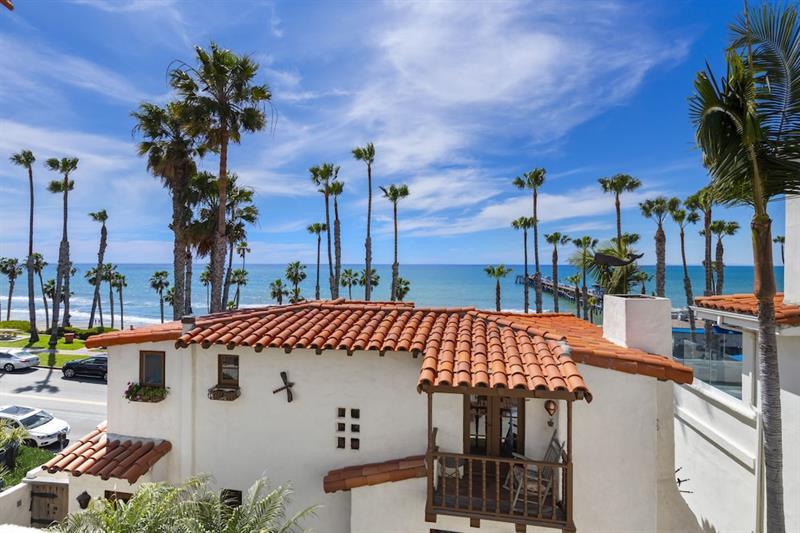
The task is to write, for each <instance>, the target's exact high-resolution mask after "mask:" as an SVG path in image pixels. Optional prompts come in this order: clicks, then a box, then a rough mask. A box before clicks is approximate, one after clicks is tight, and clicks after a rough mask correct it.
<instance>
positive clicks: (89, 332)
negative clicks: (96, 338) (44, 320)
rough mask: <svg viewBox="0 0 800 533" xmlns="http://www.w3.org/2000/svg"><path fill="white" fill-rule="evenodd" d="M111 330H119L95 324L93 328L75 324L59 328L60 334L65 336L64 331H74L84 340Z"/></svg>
mask: <svg viewBox="0 0 800 533" xmlns="http://www.w3.org/2000/svg"><path fill="white" fill-rule="evenodd" d="M111 331H119V330H116V329H113V328H101V327H100V326H95V327H93V328H88V329H84V328H76V327H74V326H67V327H65V328H59V330H58V335H59V336H62V337H63V336H64V333H74V334H75V337H77V338H79V339H80V340H82V341H85V340H86V339H88V338H89V337H91V336H93V335H100V334H101V333H109V332H111Z"/></svg>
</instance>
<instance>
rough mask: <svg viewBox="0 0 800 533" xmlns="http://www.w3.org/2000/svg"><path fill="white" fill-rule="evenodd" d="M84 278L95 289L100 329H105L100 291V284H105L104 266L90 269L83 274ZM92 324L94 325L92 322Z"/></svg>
mask: <svg viewBox="0 0 800 533" xmlns="http://www.w3.org/2000/svg"><path fill="white" fill-rule="evenodd" d="M83 277H84V278H86V281H88V282H89V284H90V285H92V286H94V287H95V294H97V298H96V299H95V300H94V303H95V304H97V311H98V316H99V317H100V327H101V328H103V327H105V324H104V323H103V300H102V298H100V290H99V288H100V284H101V283H102V282H103V265H100V266H99V267H92V268H90V269H89V270H87V271H86V272H84V273H83ZM90 324H93V323H92V322H90ZM91 327H94V326H91Z"/></svg>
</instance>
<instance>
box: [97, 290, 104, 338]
mask: <svg viewBox="0 0 800 533" xmlns="http://www.w3.org/2000/svg"><path fill="white" fill-rule="evenodd" d="M98 283H100V282H99V281H98ZM97 314H99V315H100V327H101V328H103V327H105V325H104V324H103V300H102V299H101V298H100V293H99V292H98V293H97Z"/></svg>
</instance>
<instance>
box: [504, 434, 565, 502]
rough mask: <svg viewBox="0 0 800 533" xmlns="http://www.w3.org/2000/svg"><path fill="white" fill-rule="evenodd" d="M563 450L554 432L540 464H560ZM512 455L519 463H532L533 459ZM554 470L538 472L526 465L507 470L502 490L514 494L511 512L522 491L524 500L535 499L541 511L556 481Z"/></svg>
mask: <svg viewBox="0 0 800 533" xmlns="http://www.w3.org/2000/svg"><path fill="white" fill-rule="evenodd" d="M563 449H564V446H563V445H562V444H561V443H560V442H559V441H558V439H557V438H556V432H555V431H554V432H553V436H552V437H551V438H550V442H549V444H548V445H547V451H546V452H545V454H544V457H543V458H542V460H541V462H544V463H560V462H561V455H562V452H563ZM513 455H514V457H515V458H516V459H519V460H521V461H533V459H530V458H528V457H525V456H524V455H520V454H518V453H515V454H513ZM556 470H557V468H556V467H545V468H542V469H541V472H539V467H537V466H536V465H530V464H527V463H519V464H514V465H513V466H512V468H511V469H510V470H509V472H508V475H507V476H506V480H505V483H504V484H503V487H504V488H506V489H508V490H509V491H511V490H513V492H514V497H513V498H512V500H511V507H510V509H511V510H512V512H513V510H514V509H515V508H516V506H517V502H519V500H520V496H521V495H522V491H523V490H525V496H526V499H527V497H528V496H535V497H536V501H537V503H538V507H537V510H538V509H541V508H542V507H543V505H544V503H545V502H546V501H547V497H548V496H549V495H550V493H551V492H552V491H553V485H554V484H555V481H556V479H555V478H556ZM512 476H513V477H512ZM512 479H513V483H512Z"/></svg>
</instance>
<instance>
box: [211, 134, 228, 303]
mask: <svg viewBox="0 0 800 533" xmlns="http://www.w3.org/2000/svg"><path fill="white" fill-rule="evenodd" d="M217 182H218V184H219V206H218V207H217V231H216V237H215V239H214V249H213V251H212V253H211V312H212V313H216V312H218V311H224V310H225V305H226V303H227V302H224V301H223V298H222V285H223V279H222V278H223V276H224V275H225V272H224V270H225V268H224V267H225V253H226V249H227V239H226V237H225V214H226V213H225V209H226V207H227V203H228V132H227V130H225V129H224V128H223V131H222V133H221V142H220V150H219V178H218V180H217Z"/></svg>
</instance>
